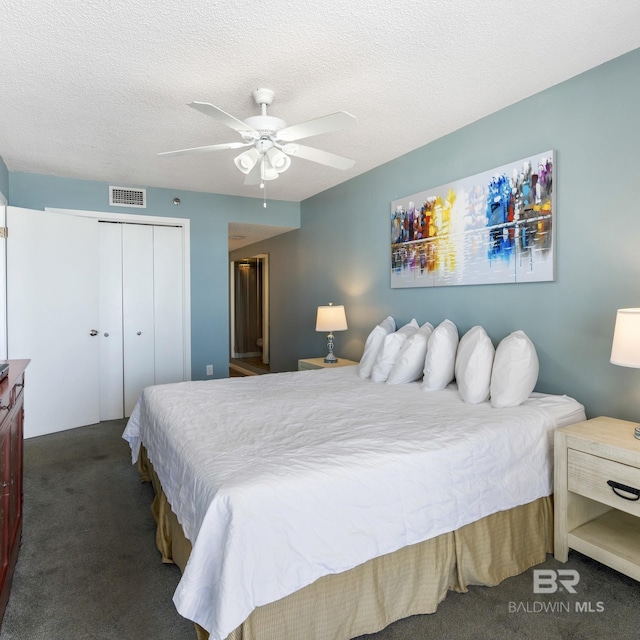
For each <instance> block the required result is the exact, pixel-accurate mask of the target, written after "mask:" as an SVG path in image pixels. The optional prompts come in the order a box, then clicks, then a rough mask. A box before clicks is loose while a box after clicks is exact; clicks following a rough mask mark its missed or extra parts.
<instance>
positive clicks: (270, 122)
mask: <svg viewBox="0 0 640 640" xmlns="http://www.w3.org/2000/svg"><path fill="white" fill-rule="evenodd" d="M243 122H244V123H245V124H246V125H249V126H250V127H251V128H252V129H255V130H256V131H257V132H258V133H261V134H262V135H268V136H270V135H273V134H274V133H276V132H277V131H280V129H284V128H285V127H286V126H287V123H286V122H285V121H284V120H281V119H280V118H276V117H274V116H250V117H248V118H245V119H244V120H243Z"/></svg>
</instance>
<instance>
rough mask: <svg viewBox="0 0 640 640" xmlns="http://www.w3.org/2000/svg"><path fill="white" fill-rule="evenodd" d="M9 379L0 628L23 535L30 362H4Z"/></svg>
mask: <svg viewBox="0 0 640 640" xmlns="http://www.w3.org/2000/svg"><path fill="white" fill-rule="evenodd" d="M0 362H3V363H4V362H7V363H8V364H9V375H8V376H7V377H6V378H5V379H4V380H3V381H2V382H0V483H1V485H0V624H2V617H3V616H4V610H5V608H6V606H7V601H8V600H9V591H10V589H11V578H12V577H13V570H14V568H15V566H16V561H17V560H18V550H19V548H20V537H21V534H22V441H23V423H24V409H23V405H24V393H23V391H24V370H25V369H26V368H27V365H28V364H29V360H4V361H0Z"/></svg>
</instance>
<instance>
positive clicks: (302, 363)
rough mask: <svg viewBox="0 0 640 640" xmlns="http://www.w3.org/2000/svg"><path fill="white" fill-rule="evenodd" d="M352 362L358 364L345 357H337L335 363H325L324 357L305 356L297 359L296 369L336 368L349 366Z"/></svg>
mask: <svg viewBox="0 0 640 640" xmlns="http://www.w3.org/2000/svg"><path fill="white" fill-rule="evenodd" d="M353 364H358V363H357V362H355V361H353V360H347V359H346V358H338V362H336V364H327V363H326V362H325V361H324V358H305V359H304V360H298V371H307V370H309V369H336V368H337V367H350V366H351V365H353Z"/></svg>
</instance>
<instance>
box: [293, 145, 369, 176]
mask: <svg viewBox="0 0 640 640" xmlns="http://www.w3.org/2000/svg"><path fill="white" fill-rule="evenodd" d="M282 150H283V151H284V152H285V153H287V154H289V155H290V156H294V157H295V158H303V159H304V160H310V161H311V162H318V163H319V164H325V165H327V166H328V167H333V168H334V169H343V170H345V169H351V167H353V165H354V164H355V162H356V161H355V160H351V159H350V158H344V157H343V156H338V155H336V154H335V153H329V152H328V151H322V150H321V149H314V148H313V147H305V146H304V145H302V144H292V145H285V146H284V148H283V149H282Z"/></svg>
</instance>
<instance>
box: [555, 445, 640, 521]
mask: <svg viewBox="0 0 640 640" xmlns="http://www.w3.org/2000/svg"><path fill="white" fill-rule="evenodd" d="M567 453H568V489H569V491H573V492H574V493H579V494H580V495H583V496H586V497H587V498H591V499H592V500H597V501H598V502H601V503H603V504H608V505H609V506H611V507H614V508H615V509H619V510H620V511H626V512H627V513H630V514H632V515H634V516H640V499H638V500H635V499H634V498H635V497H636V496H635V495H634V494H633V493H629V492H627V491H624V490H623V489H620V488H617V489H616V491H618V494H619V495H617V494H616V493H614V490H613V488H612V487H611V486H610V485H608V484H607V482H608V481H609V480H612V481H614V482H617V483H620V484H622V485H626V486H628V487H633V488H634V489H637V490H639V491H640V469H638V468H637V467H631V466H629V465H626V464H621V463H620V462H615V461H613V460H607V459H606V458H600V457H598V456H594V455H590V454H588V453H583V452H582V451H576V450H575V449H569V450H568V452H567ZM621 496H625V497H621ZM626 498H629V499H626Z"/></svg>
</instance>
